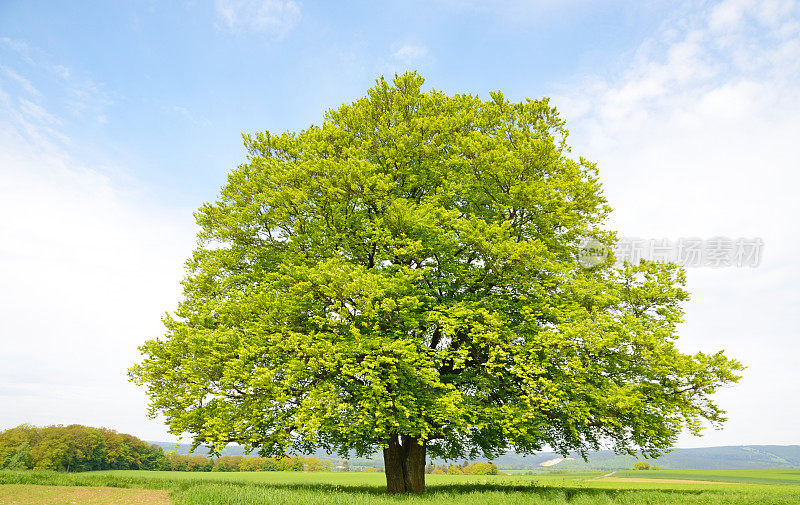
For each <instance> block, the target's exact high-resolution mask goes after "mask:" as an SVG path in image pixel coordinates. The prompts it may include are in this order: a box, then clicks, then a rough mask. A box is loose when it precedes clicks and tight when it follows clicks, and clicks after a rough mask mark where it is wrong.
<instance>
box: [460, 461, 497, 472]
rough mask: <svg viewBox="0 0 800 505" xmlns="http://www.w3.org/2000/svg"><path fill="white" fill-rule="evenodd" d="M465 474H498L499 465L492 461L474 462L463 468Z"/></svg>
mask: <svg viewBox="0 0 800 505" xmlns="http://www.w3.org/2000/svg"><path fill="white" fill-rule="evenodd" d="M461 471H462V472H464V475H497V465H495V464H494V463H492V462H491V461H490V462H484V463H472V464H471V465H467V466H465V467H463V468H462V469H461Z"/></svg>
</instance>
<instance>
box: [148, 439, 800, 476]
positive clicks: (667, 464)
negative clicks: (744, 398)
mask: <svg viewBox="0 0 800 505" xmlns="http://www.w3.org/2000/svg"><path fill="white" fill-rule="evenodd" d="M150 443H152V444H156V445H159V446H161V447H162V448H163V449H164V451H167V452H169V451H173V450H174V451H175V452H177V453H178V454H188V453H189V447H190V446H189V445H188V444H174V443H169V442H150ZM194 454H203V455H206V454H208V449H206V448H205V447H198V448H197V449H196V450H195V451H194ZM222 454H223V455H228V456H247V455H246V454H245V453H244V451H243V450H242V448H241V447H239V446H228V447H227V448H226V449H225V450H224V451H223V452H222ZM315 455H316V456H318V457H327V458H330V459H338V456H336V455H326V454H325V453H323V452H318V453H316V454H315ZM252 456H255V454H252ZM569 457H570V458H572V459H565V460H562V461H559V462H558V463H554V464H553V463H552V460H555V459H557V458H558V459H560V458H561V455H560V454H556V453H553V452H541V453H537V454H535V455H531V456H521V455H518V454H513V453H510V454H505V455H503V456H500V457H499V458H497V459H495V460H494V462H495V463H496V464H497V465H498V466H499V467H500V469H501V470H513V471H552V470H620V469H628V468H633V464H634V463H636V462H637V461H647V462H648V463H650V464H651V465H656V466H659V467H661V468H664V469H667V468H672V469H688V468H695V469H698V470H707V469H714V468H800V445H733V446H722V447H702V448H696V449H673V450H672V451H671V452H670V453H669V454H665V455H663V456H661V457H660V458H656V459H644V458H636V457H633V456H625V455H619V454H614V452H612V451H597V452H591V453H589V461H588V462H587V461H583V459H581V457H580V456H578V455H577V454H570V455H569ZM350 461H351V463H353V462H356V461H357V462H358V463H362V464H368V463H369V462H380V461H381V458H380V457H379V456H377V455H376V457H375V458H374V459H371V460H370V459H362V458H351V460H350ZM545 462H550V464H549V465H547V466H542V463H545Z"/></svg>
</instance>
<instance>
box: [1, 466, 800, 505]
mask: <svg viewBox="0 0 800 505" xmlns="http://www.w3.org/2000/svg"><path fill="white" fill-rule="evenodd" d="M603 474H604V472H595V473H585V472H584V473H562V474H540V475H514V476H503V475H500V476H469V475H464V476H460V475H459V476H449V475H429V476H428V479H427V483H428V492H426V493H425V494H424V495H422V496H388V495H386V494H385V493H384V491H383V490H384V485H385V483H384V477H383V475H382V474H380V473H373V474H370V473H361V472H352V473H326V472H239V473H189V472H145V471H111V472H87V473H80V474H59V473H54V472H9V471H0V484H7V485H3V486H0V503H2V504H10V503H15V504H17V503H30V504H31V505H34V504H40V503H41V504H48V505H49V504H55V503H71V502H68V501H52V499H51V498H48V497H46V496H43V497H42V498H41V499H39V498H36V500H38V501H36V500H34V501H28V502H18V501H10V499H9V498H7V497H6V496H7V495H8V493H12V492H17V493H19V492H20V491H19V489H24V488H23V486H25V487H31V489H36V490H37V491H36V492H37V493H39V492H42V491H38V490H40V489H42V488H41V485H50V486H62V487H60V488H58V489H59V490H63V489H70V488H69V487H66V486H71V487H73V489H74V487H75V486H78V488H77V489H85V488H81V487H80V486H94V487H98V486H102V487H105V488H108V487H114V488H128V489H127V490H135V489H151V490H152V489H155V490H165V491H168V492H169V496H170V498H171V500H172V503H175V504H178V505H220V504H230V505H255V504H270V505H275V504H287V505H306V504H308V505H311V504H334V505H338V504H341V505H345V504H354V505H359V504H378V505H382V504H386V505H389V504H399V503H402V504H408V505H434V504H440V505H478V504H499V505H511V504H526V505H537V504H542V505H545V504H546V505H556V504H570V505H596V504H597V505H599V504H605V505H612V504H613V505H617V504H619V505H638V504H648V505H662V504H663V505H679V504H698V505H699V504H709V505H711V504H714V505H716V504H723V505H724V504H731V505H745V504H786V505H789V504H793V505H794V504H797V503H800V470H673V471H670V470H661V471H650V472H633V471H631V472H618V473H617V474H615V475H614V476H613V477H612V478H607V479H600V478H598V477H600V476H602V475H603ZM626 478H640V479H641V478H645V479H647V480H648V482H631V481H627V482H626V481H625V479H626ZM686 481H690V482H686ZM691 481H708V482H704V483H697V482H691ZM716 481H719V482H718V483H717V482H716ZM9 488H13V489H15V490H16V491H9V490H8V489H9ZM59 492H61V491H59ZM4 493H5V494H4ZM36 496H38V495H36ZM155 496H156V495H154V497H155ZM162 496H163V495H162ZM109 499H110V498H109ZM154 499H155V498H154ZM47 500H51V501H47ZM74 503H98V504H99V503H103V504H104V503H163V502H158V501H153V502H148V501H138V502H137V501H130V502H128V501H96V502H90V501H83V500H78V501H74Z"/></svg>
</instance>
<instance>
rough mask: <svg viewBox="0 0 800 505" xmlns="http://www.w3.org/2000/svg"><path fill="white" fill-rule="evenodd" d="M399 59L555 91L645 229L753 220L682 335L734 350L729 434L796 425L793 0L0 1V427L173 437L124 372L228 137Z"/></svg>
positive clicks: (277, 125)
mask: <svg viewBox="0 0 800 505" xmlns="http://www.w3.org/2000/svg"><path fill="white" fill-rule="evenodd" d="M404 69H417V70H419V71H420V72H421V73H422V74H423V75H424V76H425V77H426V79H427V81H426V85H428V86H431V87H435V88H437V89H442V90H445V91H447V92H448V93H456V92H469V93H478V94H480V95H482V96H487V95H488V92H489V91H490V90H496V89H500V90H502V91H503V92H504V93H505V94H506V96H508V97H509V98H511V99H514V100H521V99H523V98H525V97H532V98H537V97H540V96H550V97H551V98H552V100H553V103H555V105H556V106H557V107H558V108H559V109H560V110H561V111H562V113H563V115H564V117H565V118H566V119H567V124H568V127H569V128H570V130H571V131H572V136H571V143H572V145H573V148H574V153H575V155H576V156H577V155H582V156H585V157H587V158H589V159H591V160H594V161H597V162H598V166H599V169H600V173H601V178H602V180H603V182H604V186H605V191H606V194H607V195H608V197H609V200H610V202H611V204H612V206H613V207H614V208H615V213H614V216H613V218H612V223H611V225H612V226H614V227H615V228H616V229H618V230H619V231H620V234H621V235H622V236H627V237H639V238H645V239H649V238H662V237H665V238H669V239H671V240H677V239H679V238H682V237H702V238H711V237H716V236H724V237H731V238H736V237H758V238H760V239H762V240H763V241H764V244H765V248H764V254H763V259H762V261H761V263H760V264H759V266H758V267H757V268H720V269H713V268H696V269H690V271H689V289H690V291H691V292H692V294H693V298H692V301H691V302H690V303H689V305H688V306H687V321H686V323H685V324H684V326H683V328H682V333H683V336H682V339H681V346H682V348H683V349H684V350H686V351H696V350H707V351H710V350H716V349H719V348H725V349H728V351H729V354H731V355H733V356H734V357H737V358H739V359H741V360H743V361H744V362H745V363H746V364H747V365H749V367H750V368H749V369H748V371H747V372H746V375H745V379H743V381H742V383H741V384H740V385H739V386H737V387H735V388H733V389H730V390H725V391H722V392H721V393H720V394H719V400H720V402H721V403H722V405H723V406H724V407H726V408H727V409H728V410H729V414H730V415H729V417H730V421H729V423H728V424H727V425H726V428H725V429H724V430H722V431H718V432H717V431H712V432H709V433H708V435H707V436H706V437H704V438H702V439H696V438H691V437H683V438H682V439H681V442H680V445H681V446H684V447H690V446H700V445H721V444H728V445H734V444H745V443H751V444H755V443H779V444H788V443H795V444H796V443H800V439H799V438H798V433H797V430H796V419H797V418H798V417H800V406H798V404H797V402H794V401H789V399H790V398H796V397H798V396H800V372H799V371H798V370H797V367H796V365H795V360H796V359H795V356H797V355H798V353H800V343H798V342H800V340H798V337H800V316H798V312H800V311H797V309H796V307H797V305H798V303H800V288H798V286H800V266H798V263H797V261H796V256H797V254H796V252H797V251H798V250H800V235H799V234H798V233H797V232H798V225H797V222H796V216H798V215H800V205H799V204H798V203H797V202H798V199H797V198H796V196H795V191H796V187H797V185H798V183H800V176H798V170H797V169H798V164H800V146H799V145H798V142H797V140H796V139H797V138H798V136H800V5H798V2H795V1H789V0H766V1H760V2H755V1H749V0H725V1H722V2H690V3H688V2H687V3H676V2H666V1H653V2H634V1H630V2H593V1H575V2H555V1H543V2H526V1H522V0H507V1H496V2H479V1H465V2H457V1H454V0H429V1H426V2H414V1H404V2H385V3H382V2H350V3H347V5H338V4H336V3H334V2H316V3H315V2H310V1H302V0H217V1H208V2H199V1H186V2H148V1H139V2H113V3H109V2H74V3H64V2H39V1H13V0H3V1H0V215H3V216H4V219H3V220H0V279H2V282H0V344H1V345H2V346H3V349H4V353H3V354H2V355H0V405H7V404H12V403H13V404H14V405H15V406H16V407H15V408H14V409H5V408H3V409H0V429H2V428H4V427H8V426H12V425H15V424H19V423H22V422H33V423H36V424H49V423H69V422H80V423H84V424H89V425H106V426H111V427H115V428H117V429H120V430H121V431H126V432H130V433H135V434H138V435H140V436H143V437H145V438H148V439H151V440H155V439H162V440H168V439H171V437H170V436H168V435H167V434H166V433H165V430H164V428H163V426H162V425H161V424H160V423H159V422H158V421H150V420H147V419H146V418H145V416H144V409H145V398H144V395H143V394H142V392H141V391H139V390H137V389H136V388H135V387H134V386H132V385H131V384H129V383H127V381H126V379H125V377H124V373H123V371H124V370H125V369H126V368H127V366H129V365H130V364H131V363H132V362H133V361H134V360H136V359H137V352H136V346H137V345H139V344H141V342H143V340H144V339H145V338H150V337H153V336H155V335H158V333H159V332H160V322H159V318H160V316H161V315H162V314H163V312H164V311H166V310H169V309H171V308H172V307H174V305H175V302H176V301H177V300H178V298H179V296H180V287H179V284H178V283H179V280H180V278H181V276H182V270H181V269H182V263H183V260H184V259H185V258H186V257H187V256H188V255H189V253H190V251H191V248H192V246H193V240H194V227H193V223H192V216H191V214H192V212H193V210H194V209H196V208H197V207H198V206H199V205H201V204H202V203H203V202H204V201H207V200H211V199H214V198H215V195H216V194H217V192H218V190H219V188H220V186H221V184H223V183H224V181H225V176H226V174H227V172H228V171H230V170H231V169H232V168H234V167H235V166H236V165H237V164H238V163H239V162H241V161H242V159H243V155H244V151H243V149H242V146H241V138H240V133H241V132H254V131H260V130H265V129H267V130H271V131H284V130H297V129H301V128H304V127H307V126H308V125H310V124H312V123H318V122H319V121H320V120H321V118H322V114H323V112H324V111H325V110H326V109H327V108H330V107H336V106H338V105H339V104H341V103H344V102H349V101H351V100H353V99H355V98H357V97H359V96H361V95H363V94H364V93H365V91H366V89H367V88H368V87H370V86H371V85H372V84H373V83H374V80H375V78H376V77H378V76H379V75H382V74H385V75H391V74H393V73H394V72H397V71H402V70H404Z"/></svg>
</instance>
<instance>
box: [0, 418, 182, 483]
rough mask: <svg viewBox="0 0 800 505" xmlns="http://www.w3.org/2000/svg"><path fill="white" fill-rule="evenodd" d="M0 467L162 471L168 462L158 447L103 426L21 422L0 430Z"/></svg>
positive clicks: (69, 470)
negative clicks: (50, 424)
mask: <svg viewBox="0 0 800 505" xmlns="http://www.w3.org/2000/svg"><path fill="white" fill-rule="evenodd" d="M0 468H10V469H20V470H24V469H30V468H35V469H45V470H60V471H68V472H83V471H89V470H166V469H169V461H168V459H167V457H166V456H165V455H164V451H163V450H162V449H161V447H159V446H157V445H150V444H148V443H147V442H144V441H142V440H140V439H138V438H136V437H134V436H133V435H128V434H125V433H117V432H116V431H114V430H109V429H107V428H91V427H89V426H81V425H79V424H71V425H69V426H60V425H56V426H45V427H43V428H39V427H36V426H31V425H27V424H22V425H20V426H17V427H15V428H9V429H7V430H5V431H2V432H0Z"/></svg>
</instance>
